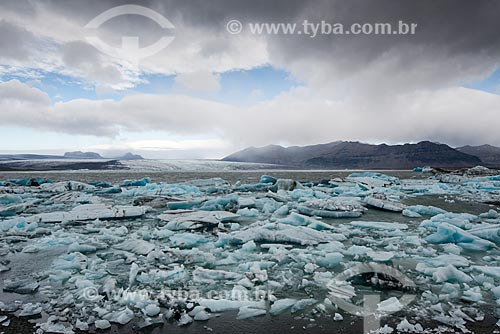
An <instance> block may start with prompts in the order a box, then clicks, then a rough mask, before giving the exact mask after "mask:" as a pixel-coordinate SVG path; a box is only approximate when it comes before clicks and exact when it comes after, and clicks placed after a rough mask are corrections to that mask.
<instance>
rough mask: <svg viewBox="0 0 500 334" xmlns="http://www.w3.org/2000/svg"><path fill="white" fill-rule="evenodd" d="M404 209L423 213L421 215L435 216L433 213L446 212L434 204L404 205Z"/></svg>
mask: <svg viewBox="0 0 500 334" xmlns="http://www.w3.org/2000/svg"><path fill="white" fill-rule="evenodd" d="M406 210H410V211H413V212H416V213H418V214H420V215H423V216H435V215H439V214H441V213H446V211H445V210H443V209H441V208H438V207H435V206H431V205H429V206H426V205H412V206H408V207H406Z"/></svg>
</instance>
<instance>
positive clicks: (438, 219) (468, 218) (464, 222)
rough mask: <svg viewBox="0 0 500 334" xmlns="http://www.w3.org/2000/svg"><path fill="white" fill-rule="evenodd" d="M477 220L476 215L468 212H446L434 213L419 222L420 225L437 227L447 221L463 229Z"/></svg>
mask: <svg viewBox="0 0 500 334" xmlns="http://www.w3.org/2000/svg"><path fill="white" fill-rule="evenodd" d="M477 220H478V217H477V216H475V215H472V214H470V213H453V212H446V213H441V214H438V215H435V216H433V217H431V218H430V219H428V220H424V221H423V222H422V223H420V227H425V228H429V227H431V228H437V227H438V226H439V225H440V224H442V223H447V224H451V225H454V226H457V227H460V228H462V229H464V228H470V227H471V223H472V222H475V221H477Z"/></svg>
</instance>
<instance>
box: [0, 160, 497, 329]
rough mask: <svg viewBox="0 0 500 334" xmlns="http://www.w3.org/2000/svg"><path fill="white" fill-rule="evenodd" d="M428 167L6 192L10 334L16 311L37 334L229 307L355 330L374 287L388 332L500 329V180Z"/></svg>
mask: <svg viewBox="0 0 500 334" xmlns="http://www.w3.org/2000/svg"><path fill="white" fill-rule="evenodd" d="M430 171H431V170H430V169H428V168H427V169H418V170H417V171H415V173H420V174H422V175H423V177H418V178H398V177H395V176H390V175H386V174H382V173H378V172H355V173H351V174H350V175H348V176H346V177H335V178H327V179H322V180H312V181H308V182H299V181H297V180H292V179H280V178H275V177H273V176H271V175H263V176H262V177H261V178H260V181H259V182H257V183H252V184H245V183H241V182H234V183H231V182H228V181H225V180H224V179H222V178H210V179H196V180H189V181H186V182H179V183H164V182H151V180H150V179H149V178H143V179H137V180H125V181H123V182H119V183H110V182H106V181H99V182H78V181H64V182H52V181H50V180H46V179H43V178H38V179H7V180H3V181H0V289H1V291H0V310H1V313H0V325H1V326H0V331H2V326H3V328H8V327H9V324H10V322H11V320H12V319H13V318H12V317H13V316H15V317H20V318H26V319H31V321H33V322H34V323H35V326H36V327H35V328H36V329H35V330H36V332H37V333H44V332H47V333H75V332H82V331H83V332H85V331H94V330H106V329H109V328H111V327H112V326H118V328H120V327H119V326H122V325H127V324H128V325H130V324H133V326H134V328H138V329H141V328H142V329H143V328H148V327H149V326H154V325H155V324H159V323H164V322H170V323H171V324H172V325H177V326H189V325H190V324H191V323H193V322H206V323H207V324H208V325H209V324H210V321H211V320H210V319H215V318H217V317H219V316H220V315H221V314H223V313H225V312H233V313H234V317H235V318H236V319H238V320H237V321H245V320H244V319H250V318H255V317H263V316H271V317H280V316H282V315H284V314H291V315H293V316H297V317H300V318H303V319H304V318H305V319H310V320H311V322H314V319H317V318H328V319H330V320H331V321H332V322H342V321H347V320H344V319H345V318H346V316H354V317H356V316H361V315H362V314H356V312H353V311H352V309H346V308H345V307H343V306H342V305H345V304H347V305H353V308H355V309H358V310H359V309H360V308H361V309H362V307H363V294H366V293H374V292H376V293H378V294H380V295H381V300H380V302H378V304H377V305H376V308H375V309H374V310H373V316H375V317H378V318H380V319H382V324H384V319H385V318H386V317H387V318H390V317H393V319H397V321H395V322H394V321H393V322H392V323H390V324H384V326H380V328H378V329H376V330H375V332H377V333H397V332H414V333H427V332H433V333H437V332H443V333H444V332H463V333H468V332H471V331H473V330H471V326H470V325H471V324H478V323H481V322H483V321H486V320H485V319H490V322H491V319H493V320H492V322H491V326H490V328H489V329H490V330H491V331H490V332H494V331H496V332H499V329H500V327H499V326H500V321H499V320H498V319H499V318H500V256H499V255H500V251H499V246H500V213H499V206H500V174H499V173H498V172H497V171H494V170H488V169H486V168H482V167H475V168H472V169H469V170H467V171H464V172H461V173H439V172H436V173H430ZM270 174H272V172H270ZM461 205H462V206H461ZM460 207H463V208H466V209H464V210H454V211H452V210H450V209H449V208H460ZM469 208H474V210H468V209H469ZM360 265H362V266H364V267H363V268H373V271H372V272H370V270H368V271H366V272H356V268H359V266H360ZM377 268H387V270H389V274H388V272H381V271H380V270H376V269H377ZM347 272H353V275H351V276H352V277H346V275H345V274H346V273H347ZM391 272H397V273H401V275H403V276H404V277H405V279H406V280H407V281H410V282H411V284H410V285H407V284H403V283H402V282H401V280H398V279H397V277H396V278H395V277H394V276H392V277H391V275H390V273H391ZM408 295H411V296H412V298H411V300H410V301H408V302H407V303H405V302H402V301H404V297H405V296H408ZM356 307H357V308H356ZM208 325H207V330H208V329H210V328H209V327H208Z"/></svg>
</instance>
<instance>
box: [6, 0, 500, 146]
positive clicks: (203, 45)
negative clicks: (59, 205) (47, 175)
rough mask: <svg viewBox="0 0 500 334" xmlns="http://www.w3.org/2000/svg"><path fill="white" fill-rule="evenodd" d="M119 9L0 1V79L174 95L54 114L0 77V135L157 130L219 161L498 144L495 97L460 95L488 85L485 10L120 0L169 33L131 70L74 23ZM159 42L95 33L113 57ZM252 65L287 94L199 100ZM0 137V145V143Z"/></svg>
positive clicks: (153, 30)
mask: <svg viewBox="0 0 500 334" xmlns="http://www.w3.org/2000/svg"><path fill="white" fill-rule="evenodd" d="M126 3H129V2H128V1H127V2H121V1H97V0H96V1H62V0H59V1H55V0H53V1H48V0H46V1H43V0H42V1H27V0H18V1H7V0H3V1H0V73H1V74H2V77H3V78H8V77H9V76H12V75H16V76H24V77H25V78H30V76H32V77H33V79H36V78H37V75H40V73H45V74H46V73H58V74H64V75H67V76H68V77H72V78H75V80H81V81H82V82H84V83H85V85H87V86H88V88H89V89H94V90H96V91H97V92H102V91H104V92H105V91H109V90H123V89H130V88H134V87H136V86H137V85H138V84H139V83H141V80H142V79H141V74H164V75H176V77H175V91H176V92H175V94H174V93H162V92H158V93H155V94H145V93H141V92H140V91H139V92H136V93H134V94H129V95H126V96H124V97H122V98H121V99H120V100H118V101H112V100H99V99H98V100H89V99H74V100H71V101H66V102H55V101H52V100H51V98H50V97H49V95H47V94H46V93H45V92H44V91H43V88H41V87H38V88H36V87H34V86H33V85H31V84H30V83H29V82H28V81H27V80H26V82H21V81H19V80H17V79H3V80H2V81H3V82H1V83H0V125H1V126H3V127H9V126H18V127H21V128H30V129H35V130H37V131H40V133H42V132H46V131H51V132H60V133H66V134H71V135H92V136H97V137H102V138H117V137H118V136H119V135H120V133H121V132H123V131H126V132H137V133H139V134H140V133H148V132H150V131H159V132H160V133H163V134H164V135H162V137H161V138H158V140H159V141H161V142H162V143H167V144H168V145H172V142H171V141H169V140H170V139H169V136H171V135H172V136H184V137H186V138H190V136H192V137H193V138H194V137H196V138H197V140H193V141H190V143H191V144H192V145H193V146H192V147H191V148H196V147H198V148H200V149H202V148H206V149H207V150H208V149H210V148H209V147H207V145H208V146H210V145H213V148H215V147H216V148H217V149H218V151H217V150H216V152H219V153H214V154H223V153H229V152H230V151H231V150H233V149H236V148H241V147H244V146H248V145H266V144H270V143H284V144H313V143H319V142H329V141H334V140H361V141H369V142H382V141H383V142H388V143H397V142H408V141H419V140H434V141H440V142H445V143H448V144H451V145H463V144H483V143H490V144H495V145H500V132H498V130H497V129H496V126H495V125H496V124H500V112H499V111H500V110H499V108H500V96H499V95H497V94H493V93H487V92H484V91H480V90H474V89H470V88H463V86H466V85H469V84H472V83H475V82H478V81H481V80H484V79H486V78H488V77H489V76H490V75H491V74H492V73H493V72H494V71H495V70H497V69H498V67H499V65H500V34H499V33H498V32H499V31H500V21H499V20H498V15H499V14H500V2H498V1H494V0H491V1H461V0H459V1H457V0H450V1H443V0H440V1H434V0H420V1H397V2H395V1H360V0H354V1H352V0H351V1H327V0H324V1H252V2H249V1H231V0H227V1H206V0H205V1H201V0H199V1H194V0H191V1H159V0H158V1H134V2H133V3H135V4H138V5H143V6H146V7H148V8H151V9H153V10H155V11H157V12H159V13H161V14H162V15H164V16H165V17H167V18H168V19H169V20H170V21H171V22H172V23H173V24H174V26H175V30H174V32H173V34H174V36H175V40H174V42H173V43H172V44H171V45H170V46H169V47H168V48H166V49H165V50H163V51H162V52H160V53H158V54H156V55H154V56H152V57H149V58H146V59H143V60H142V61H141V62H140V64H139V66H137V65H135V64H133V63H131V62H129V61H127V60H124V59H118V58H112V57H109V56H106V55H105V54H102V53H101V52H99V51H98V50H96V49H95V48H94V47H93V46H91V45H90V44H88V43H87V41H86V39H85V36H86V35H88V31H86V30H85V29H83V27H84V26H85V24H86V23H87V22H89V21H90V20H91V19H92V18H94V17H95V16H96V15H98V14H100V13H101V12H103V11H104V10H107V9H109V8H112V7H114V6H117V5H121V4H126ZM230 19H238V20H240V21H241V22H242V23H243V24H244V26H245V25H246V24H247V23H250V22H251V23H254V22H269V23H271V22H275V23H278V22H292V23H293V22H297V23H301V22H302V20H304V19H307V20H308V21H311V22H320V21H321V20H325V21H328V22H332V23H335V22H340V23H344V24H345V25H349V24H351V23H354V22H360V23H365V22H368V23H375V22H392V23H394V24H397V22H398V21H399V20H403V21H405V22H414V23H417V24H418V28H417V33H416V34H415V35H412V36H410V35H404V36H402V35H400V36H395V35H385V36H374V35H369V36H363V35H359V36H353V35H348V36H347V35H345V36H331V35H329V36H318V37H316V38H310V37H308V36H304V35H302V36H299V35H289V36H284V35H275V36H272V35H252V34H250V32H249V31H247V30H244V31H243V33H242V34H240V35H231V34H229V33H228V32H227V31H226V23H227V21H228V20H230ZM162 33H163V32H162V31H161V29H159V28H158V27H157V25H155V24H154V23H151V22H149V21H148V20H147V19H144V18H140V17H135V16H127V17H121V18H116V19H114V20H113V22H109V23H106V24H105V25H103V26H102V27H101V28H100V29H99V32H98V34H99V37H101V38H102V39H103V40H106V41H111V42H112V43H115V44H116V45H118V44H119V43H120V38H121V37H122V36H133V35H139V36H141V43H145V44H151V43H154V42H155V41H156V40H157V38H158V36H161V35H162ZM264 65H270V66H272V67H274V68H276V69H281V70H284V71H286V72H288V73H290V75H291V76H292V77H293V78H294V79H295V80H296V81H297V82H300V83H302V84H301V86H300V87H295V88H291V89H290V90H288V91H283V92H282V93H281V94H280V95H278V96H276V97H275V98H273V99H272V100H266V101H263V102H259V103H255V104H253V105H250V106H235V105H232V104H229V103H224V102H214V101H213V100H212V99H211V98H210V95H211V94H215V93H216V92H219V91H220V90H221V89H222V88H221V84H220V76H221V74H223V73H225V72H229V71H234V70H252V69H254V68H258V67H260V66H264ZM41 71H43V72H41ZM498 84H499V86H500V83H498ZM499 88H500V87H499ZM200 94H201V95H200ZM200 96H205V97H200ZM199 138H206V142H203V139H201V140H200V139H199ZM214 138H215V140H214ZM0 139H2V141H3V142H5V139H6V138H2V135H1V134H0ZM34 140H35V139H34ZM221 143H224V144H221ZM136 144H137V143H135V144H134V143H129V147H132V148H134V147H135V146H134V145H136ZM3 145H4V146H3V147H2V149H9V147H7V146H5V145H6V144H3ZM116 145H117V146H120V145H125V146H126V145H127V144H126V143H117V144H116ZM168 145H167V146H168ZM174 146H175V145H174ZM179 147H181V148H180V149H183V148H182V147H183V146H182V145H180V146H179ZM118 148H119V147H118ZM108 149H113V147H108ZM138 150H139V151H140V148H139V149H138Z"/></svg>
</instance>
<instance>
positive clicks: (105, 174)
mask: <svg viewBox="0 0 500 334" xmlns="http://www.w3.org/2000/svg"><path fill="white" fill-rule="evenodd" d="M352 172H353V171H347V170H341V171H338V170H331V171H322V170H318V171H311V170H307V171H298V170H247V171H241V170H229V171H228V170H221V171H196V172H193V171H161V172H160V171H143V172H138V171H119V170H118V171H117V170H113V171H50V172H0V180H6V179H25V178H45V179H49V180H53V181H70V180H73V181H81V182H92V181H107V182H112V183H118V182H121V181H123V180H127V179H141V178H144V177H149V178H150V179H151V182H165V183H177V182H185V181H189V180H193V179H209V178H215V177H220V178H223V179H224V180H226V181H229V182H232V183H234V182H236V181H240V182H242V183H256V182H258V181H259V179H260V177H261V176H262V175H272V176H274V177H276V178H284V179H294V180H298V181H319V180H321V179H331V178H336V177H346V176H348V175H349V174H351V173H352ZM381 173H384V174H387V175H391V176H396V177H399V178H404V179H410V178H424V177H425V175H422V174H421V173H415V172H411V171H402V170H396V171H381Z"/></svg>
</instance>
